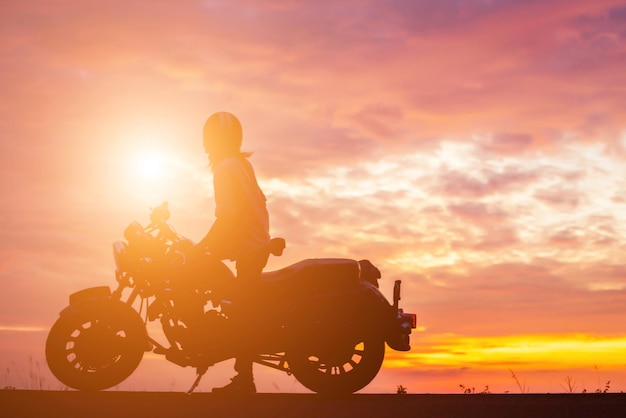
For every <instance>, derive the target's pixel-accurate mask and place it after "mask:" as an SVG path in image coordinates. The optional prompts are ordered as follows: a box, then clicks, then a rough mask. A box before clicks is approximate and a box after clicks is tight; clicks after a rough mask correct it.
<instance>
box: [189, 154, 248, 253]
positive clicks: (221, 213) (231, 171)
mask: <svg viewBox="0 0 626 418" xmlns="http://www.w3.org/2000/svg"><path fill="white" fill-rule="evenodd" d="M229 163H230V162H229V161H223V162H222V163H221V164H219V165H218V166H217V167H216V168H215V170H214V172H213V189H214V192H215V222H214V223H213V225H212V226H211V229H210V230H209V232H208V233H207V234H206V236H205V237H204V238H203V239H202V240H201V241H200V243H199V244H198V246H199V247H200V248H201V249H203V250H209V252H210V253H211V254H213V255H215V256H218V257H219V258H231V257H232V256H233V251H234V250H235V249H234V248H233V243H234V242H235V240H236V238H237V233H238V230H239V226H240V223H241V220H240V219H238V217H239V216H238V214H237V207H239V206H240V202H238V201H237V199H239V198H240V197H239V196H238V190H239V189H240V185H239V182H240V181H241V180H240V179H238V178H237V170H236V166H233V164H232V163H231V164H229Z"/></svg>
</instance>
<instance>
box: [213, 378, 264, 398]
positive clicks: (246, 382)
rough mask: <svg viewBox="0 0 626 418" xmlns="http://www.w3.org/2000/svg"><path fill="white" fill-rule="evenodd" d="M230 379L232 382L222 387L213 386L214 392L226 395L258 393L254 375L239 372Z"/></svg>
mask: <svg viewBox="0 0 626 418" xmlns="http://www.w3.org/2000/svg"><path fill="white" fill-rule="evenodd" d="M230 380H231V382H230V383H229V384H227V385H226V386H222V387H220V388H213V390H212V392H213V393H218V394H224V395H249V394H253V393H256V386H255V384H254V378H253V377H252V375H249V376H247V375H241V374H238V375H236V376H235V377H233V378H232V379H230Z"/></svg>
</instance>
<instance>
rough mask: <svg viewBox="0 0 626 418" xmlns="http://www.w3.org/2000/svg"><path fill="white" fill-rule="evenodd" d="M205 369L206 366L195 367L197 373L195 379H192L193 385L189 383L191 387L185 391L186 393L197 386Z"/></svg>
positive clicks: (188, 393) (189, 392)
mask: <svg viewBox="0 0 626 418" xmlns="http://www.w3.org/2000/svg"><path fill="white" fill-rule="evenodd" d="M206 371H207V368H206V367H202V368H200V367H199V368H197V369H196V374H197V376H196V380H194V382H193V385H191V387H190V388H189V390H188V391H187V395H190V394H191V392H193V391H194V389H195V388H197V387H198V384H200V379H202V376H204V374H205V373H206Z"/></svg>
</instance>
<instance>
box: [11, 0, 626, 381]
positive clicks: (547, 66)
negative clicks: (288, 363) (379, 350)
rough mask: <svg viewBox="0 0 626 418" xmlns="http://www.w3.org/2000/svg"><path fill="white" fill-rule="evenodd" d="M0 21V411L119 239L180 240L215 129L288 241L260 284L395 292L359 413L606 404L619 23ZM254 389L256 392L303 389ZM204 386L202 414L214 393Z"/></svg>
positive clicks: (619, 189) (481, 10) (56, 17)
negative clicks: (298, 276)
mask: <svg viewBox="0 0 626 418" xmlns="http://www.w3.org/2000/svg"><path fill="white" fill-rule="evenodd" d="M3 9H4V13H3V14H2V16H0V22H1V24H0V32H1V33H2V39H3V40H2V42H1V43H0V51H1V53H0V62H1V66H0V91H2V93H3V94H2V96H3V101H2V103H0V138H1V141H0V151H1V152H0V175H1V179H2V180H1V182H0V185H1V187H0V193H1V199H2V205H0V228H1V229H0V230H1V231H2V235H3V238H4V239H3V240H2V242H1V243H0V367H2V368H3V370H6V371H7V372H6V373H5V376H4V377H5V381H9V380H11V381H12V382H7V383H5V384H3V385H2V386H17V385H27V384H29V381H28V378H27V377H26V376H28V373H29V367H31V366H32V362H33V361H35V362H43V361H44V358H43V352H44V347H43V341H45V335H46V334H47V331H48V330H49V328H50V326H51V325H52V323H53V322H54V321H55V320H56V318H57V317H58V313H59V311H60V310H61V309H62V308H63V307H65V306H66V305H67V303H68V299H67V298H68V296H69V295H70V294H71V293H73V292H75V291H77V290H80V289H82V288H86V287H91V286H99V285H109V286H113V285H114V284H115V278H114V264H113V257H112V253H111V245H112V243H113V242H114V241H117V240H120V239H122V238H123V235H122V233H123V230H124V228H125V227H126V225H128V224H129V223H130V222H131V221H139V222H140V223H142V224H144V225H145V224H146V223H147V220H148V214H149V210H150V208H152V207H155V206H156V205H158V204H160V203H161V202H162V201H168V202H169V204H170V211H171V224H172V225H173V226H174V228H175V229H176V230H177V232H179V233H180V234H182V235H184V236H187V237H189V238H190V239H191V240H193V241H194V242H196V241H198V240H199V239H201V238H202V236H204V234H205V233H206V232H207V231H208V229H209V227H210V225H211V223H212V221H213V219H214V217H213V213H214V207H213V191H212V176H211V172H210V169H209V167H208V161H207V158H206V155H205V154H204V151H203V147H202V142H201V132H202V126H203V123H204V121H205V119H206V118H207V117H208V116H209V115H210V114H211V113H213V112H215V111H219V110H228V111H231V112H233V113H234V114H235V115H237V116H238V117H239V118H240V120H241V121H242V124H243V129H244V145H243V149H244V150H246V151H252V152H253V155H252V156H251V157H250V158H251V162H252V163H253V165H254V167H255V170H256V174H257V177H258V180H259V184H260V186H261V188H262V189H263V191H264V192H265V194H266V195H267V198H268V202H267V203H268V209H269V213H270V223H271V233H272V235H273V236H275V237H279V236H280V237H284V238H285V239H286V241H287V249H286V251H285V254H284V255H283V256H282V257H278V258H275V257H271V258H270V262H269V264H268V267H267V269H266V270H275V269H278V268H282V267H285V266H287V265H289V264H292V263H295V262H297V261H300V260H302V259H306V258H322V257H341V258H352V259H369V260H371V261H372V263H373V264H374V265H376V266H377V267H378V268H379V269H380V270H381V272H382V275H383V278H382V279H381V281H380V286H381V290H382V292H383V293H384V294H385V296H386V297H387V299H391V296H392V287H393V282H394V280H402V289H403V293H402V300H401V302H400V306H401V307H402V308H404V309H405V311H407V312H413V313H416V314H417V320H418V329H416V330H414V332H413V334H412V336H411V345H412V347H413V348H412V350H411V351H410V352H408V353H399V352H393V351H391V350H387V354H386V360H385V363H384V364H383V369H382V370H381V372H380V373H379V376H378V377H377V378H376V379H375V380H374V381H373V382H372V384H371V385H370V386H368V387H366V388H365V389H364V390H363V391H362V392H369V391H370V390H372V391H378V392H377V393H381V392H380V391H384V392H382V393H389V392H391V393H393V392H395V390H396V387H397V386H398V385H402V386H404V387H407V388H408V389H409V392H410V393H460V392H461V391H460V389H459V385H463V386H465V387H475V388H476V390H477V391H479V390H482V389H483V388H484V387H485V386H489V388H490V390H491V391H492V392H493V393H503V392H505V391H509V392H510V393H516V392H519V385H518V382H516V380H515V379H514V378H513V377H512V375H511V374H512V373H513V374H514V376H517V378H518V379H519V382H520V383H521V382H525V383H526V384H527V387H528V388H529V390H530V391H531V392H534V393H547V392H551V393H555V392H557V391H561V392H563V391H565V390H564V386H565V387H567V384H568V381H569V382H570V383H571V382H575V383H576V386H577V391H582V390H583V389H586V390H587V391H589V392H594V391H595V390H596V389H603V388H604V387H605V384H606V383H607V382H609V381H610V390H611V391H624V390H626V362H624V361H623V360H622V359H621V358H620V353H622V352H624V348H626V330H625V329H624V325H623V324H624V323H626V309H625V307H626V262H625V261H624V260H625V258H624V255H623V254H624V253H625V250H626V222H625V221H626V164H625V160H626V126H625V123H624V120H626V118H625V115H624V113H625V112H626V110H625V109H626V91H624V88H623V86H624V85H626V71H624V70H625V69H626V4H624V3H623V2H621V1H617V0H599V1H595V2H588V1H585V0H567V1H566V0H550V1H521V0H494V1H488V2H470V1H456V0H455V1H453V0H427V1H421V2H418V3H416V2H411V1H399V2H394V3H393V4H386V3H385V4H380V3H379V2H375V1H359V2H357V1H355V0H349V1H345V2H342V3H341V4H337V3H333V2H322V3H319V2H318V3H315V4H314V3H311V2H306V1H298V0H293V1H287V2H276V1H273V0H261V1H247V0H243V1H236V2H232V1H222V0H211V1H208V0H207V1H191V0H188V1H183V2H176V3H168V2H163V3H161V2H159V3H157V4H155V3H154V2H146V1H134V2H131V3H128V2H122V1H117V0H115V1H111V2H107V4H106V6H103V5H100V4H99V3H97V2H93V3H89V2H87V3H86V2H83V1H76V0H68V1H66V2H63V3H60V4H55V5H53V4H31V3H24V2H11V3H9V4H6V5H4V6H3ZM231 267H232V266H231ZM29 359H30V360H29ZM160 361H161V362H163V363H166V361H165V360H164V359H162V360H160ZM29 362H30V364H31V366H29ZM178 369H180V370H175V369H174V366H173V365H172V366H171V367H170V366H166V365H163V364H160V363H158V362H157V361H156V360H154V359H153V358H152V357H151V356H148V358H144V360H143V362H142V364H141V365H140V367H139V369H138V370H137V371H136V372H135V374H133V376H131V378H129V381H128V382H125V383H123V384H122V385H121V386H120V387H130V388H133V387H134V388H135V390H151V389H150V388H151V387H152V388H165V389H166V388H168V387H176V388H177V389H179V390H186V389H187V386H190V385H191V381H192V380H193V373H192V372H191V371H190V369H182V368H178ZM10 370H12V371H13V373H11V372H10ZM19 370H21V371H19ZM260 370H261V368H260V367H259V366H255V373H257V374H258V376H257V378H256V382H257V386H258V387H259V388H260V390H261V391H281V390H286V391H292V390H304V389H303V388H301V387H298V385H297V384H295V383H293V382H292V380H290V379H292V378H291V377H284V376H283V377H280V376H279V377H276V376H275V375H274V374H272V373H266V372H264V371H260ZM211 372H212V370H211V369H210V370H209V372H208V373H207V377H206V378H205V379H204V382H203V383H202V385H201V388H202V390H205V391H206V390H207V388H209V386H208V385H209V384H211V383H215V382H221V381H222V380H226V379H227V378H228V377H230V376H231V375H232V374H233V372H232V367H231V366H229V365H228V364H226V365H223V366H222V365H220V367H218V368H217V370H216V371H215V373H214V375H213V376H212V377H210V378H209V376H211ZM16 373H22V375H24V376H25V377H23V378H22V379H20V378H19V377H18V376H17V375H16ZM42 373H46V372H42ZM47 373H48V374H47V375H46V374H44V376H45V380H46V382H48V383H49V384H50V385H54V381H53V380H52V379H53V378H52V377H51V376H50V375H49V372H47ZM164 374H165V375H166V376H163V375H164ZM159 376H163V377H162V379H163V380H162V381H159V379H160V378H161V377H159ZM187 376H189V379H188V380H189V382H188V383H187V381H186V380H185V379H187ZM264 378H265V379H266V380H265V381H264V380H263V379H264ZM172 379H173V380H175V384H172ZM20 380H21V381H22V382H20ZM183 380H185V381H183ZM57 383H58V382H57ZM123 385H125V386H123ZM285 388H286V389H285ZM559 388H560V389H559ZM535 391H537V392H535Z"/></svg>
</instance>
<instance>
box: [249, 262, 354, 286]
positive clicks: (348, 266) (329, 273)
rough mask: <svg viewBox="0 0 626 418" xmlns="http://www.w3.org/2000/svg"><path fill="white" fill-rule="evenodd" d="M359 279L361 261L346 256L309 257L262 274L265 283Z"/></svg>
mask: <svg viewBox="0 0 626 418" xmlns="http://www.w3.org/2000/svg"><path fill="white" fill-rule="evenodd" d="M358 280H359V263H358V262H357V261H356V260H350V259H345V258H309V259H306V260H302V261H299V262H297V263H295V264H292V265H290V266H287V267H284V268H282V269H280V270H275V271H270V272H266V273H263V274H262V275H261V281H262V282H263V283H267V284H269V283H292V282H297V283H298V284H302V283H303V282H309V281H311V282H315V283H319V284H320V285H337V284H347V283H353V282H356V281H358Z"/></svg>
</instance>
